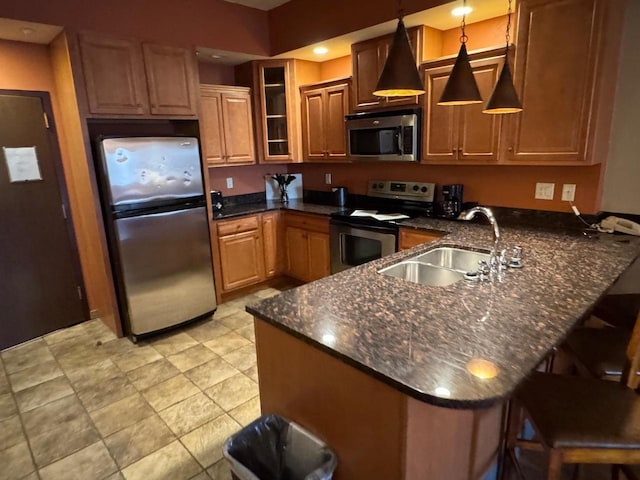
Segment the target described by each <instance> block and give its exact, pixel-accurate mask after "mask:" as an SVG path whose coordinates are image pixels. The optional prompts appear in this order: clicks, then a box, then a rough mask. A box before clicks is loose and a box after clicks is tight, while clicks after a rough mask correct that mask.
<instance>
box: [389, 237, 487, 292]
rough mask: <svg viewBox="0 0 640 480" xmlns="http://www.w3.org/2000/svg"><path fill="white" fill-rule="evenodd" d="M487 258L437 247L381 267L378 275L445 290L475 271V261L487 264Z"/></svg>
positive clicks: (466, 251)
mask: <svg viewBox="0 0 640 480" xmlns="http://www.w3.org/2000/svg"><path fill="white" fill-rule="evenodd" d="M489 256H490V255H489V254H488V253H483V252H473V251H471V250H464V249H462V248H453V247H440V248H435V249H433V250H430V251H428V252H426V253H423V254H421V255H418V256H416V257H412V258H409V259H407V260H404V261H402V262H400V263H396V264H395V265H391V266H390V267H386V268H383V269H382V270H379V271H378V273H381V274H383V275H389V276H391V277H396V278H401V279H403V280H407V281H409V282H414V283H418V284H420V285H429V286H432V287H445V286H447V285H452V284H454V283H456V282H458V281H460V280H462V279H463V278H464V274H465V273H467V272H475V271H477V270H478V262H479V261H480V260H486V261H487V262H488V261H489Z"/></svg>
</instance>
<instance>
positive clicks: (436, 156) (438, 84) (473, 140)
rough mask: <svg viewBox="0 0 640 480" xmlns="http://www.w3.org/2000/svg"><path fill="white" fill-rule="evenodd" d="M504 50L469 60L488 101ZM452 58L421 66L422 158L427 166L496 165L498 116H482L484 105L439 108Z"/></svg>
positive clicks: (444, 106)
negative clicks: (423, 105) (445, 164)
mask: <svg viewBox="0 0 640 480" xmlns="http://www.w3.org/2000/svg"><path fill="white" fill-rule="evenodd" d="M503 52H504V49H500V50H491V51H486V52H482V53H480V54H475V55H472V56H471V57H470V60H471V68H472V69H473V74H474V76H475V78H476V82H477V84H478V88H479V90H480V94H481V95H482V98H484V99H488V98H489V96H490V95H491V92H492V91H493V87H494V85H495V83H496V82H497V80H498V76H499V75H500V70H501V69H502V64H503V63H504V57H503V56H502V54H503ZM454 62H455V59H448V60H444V61H437V62H429V63H425V64H423V71H424V83H425V91H426V94H425V99H424V102H425V108H424V118H423V142H422V159H423V161H424V162H426V163H460V164H468V163H495V162H497V161H498V153H499V139H500V124H501V118H500V117H501V116H500V115H487V114H484V113H482V109H483V108H484V104H474V105H465V106H454V107H451V106H447V105H438V104H437V103H438V101H439V100H440V96H441V95H442V91H443V90H444V87H445V85H446V83H447V80H448V78H449V75H450V73H451V70H452V68H453V63H454Z"/></svg>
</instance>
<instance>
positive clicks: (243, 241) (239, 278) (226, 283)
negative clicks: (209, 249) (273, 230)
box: [218, 216, 265, 292]
mask: <svg viewBox="0 0 640 480" xmlns="http://www.w3.org/2000/svg"><path fill="white" fill-rule="evenodd" d="M258 219H259V216H254V217H246V218H243V219H240V220H228V221H225V222H220V225H219V226H218V246H219V248H220V264H221V265H220V267H221V270H222V289H223V291H225V292H228V291H230V290H235V289H237V288H240V287H245V286H247V285H252V284H254V283H258V282H260V281H262V280H264V279H265V262H264V252H263V243H262V236H261V235H260V225H259V223H258ZM221 227H222V228H221ZM227 232H232V233H227Z"/></svg>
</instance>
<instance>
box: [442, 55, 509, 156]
mask: <svg viewBox="0 0 640 480" xmlns="http://www.w3.org/2000/svg"><path fill="white" fill-rule="evenodd" d="M503 63H504V62H503V61H502V60H501V59H500V58H492V59H486V60H478V61H475V62H471V68H472V69H473V75H474V76H475V78H476V83H477V84H478V89H479V90H480V95H481V96H482V98H484V99H488V98H489V97H490V96H491V92H493V87H494V86H495V84H496V82H497V81H498V76H499V75H500V70H501V69H502V64H503ZM441 108H451V107H447V106H442V107H441ZM453 108H456V109H459V115H460V118H459V123H458V135H457V137H458V140H457V147H458V157H457V160H458V162H460V163H466V162H470V161H474V162H476V163H477V162H482V163H485V162H496V161H497V160H498V147H499V140H500V121H501V118H500V117H501V115H488V114H486V113H482V109H483V108H484V104H482V103H478V104H473V105H466V106H464V107H453Z"/></svg>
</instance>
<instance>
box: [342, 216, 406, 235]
mask: <svg viewBox="0 0 640 480" xmlns="http://www.w3.org/2000/svg"><path fill="white" fill-rule="evenodd" d="M329 223H330V224H331V225H336V226H345V227H350V228H354V229H357V230H364V231H369V232H380V233H389V234H391V235H395V234H397V233H398V226H396V225H389V226H382V225H361V224H359V223H351V222H349V221H346V220H337V219H335V218H332V219H331V220H330V221H329Z"/></svg>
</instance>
